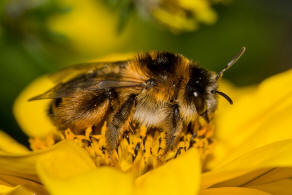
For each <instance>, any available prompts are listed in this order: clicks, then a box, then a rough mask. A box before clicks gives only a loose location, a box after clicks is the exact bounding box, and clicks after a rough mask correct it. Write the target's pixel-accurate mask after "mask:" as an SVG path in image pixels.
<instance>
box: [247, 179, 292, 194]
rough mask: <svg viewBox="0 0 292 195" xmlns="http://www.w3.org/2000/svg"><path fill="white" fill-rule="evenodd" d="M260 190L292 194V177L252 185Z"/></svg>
mask: <svg viewBox="0 0 292 195" xmlns="http://www.w3.org/2000/svg"><path fill="white" fill-rule="evenodd" d="M251 188H255V189H258V190H262V191H264V192H268V193H270V194H276V195H291V193H292V179H284V180H279V181H276V182H273V183H267V184H263V185H258V186H251Z"/></svg>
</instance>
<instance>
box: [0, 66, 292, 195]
mask: <svg viewBox="0 0 292 195" xmlns="http://www.w3.org/2000/svg"><path fill="white" fill-rule="evenodd" d="M291 84H292V70H290V71H287V72H284V73H282V74H279V75H276V76H273V77H271V78H269V79H267V80H265V81H264V82H262V83H261V84H260V85H258V86H254V87H249V88H244V89H237V88H235V87H233V86H232V85H230V84H228V83H221V88H223V90H224V91H225V92H228V94H229V95H230V96H231V97H233V99H234V102H235V104H234V105H233V106H227V105H226V103H225V102H223V101H222V102H221V99H219V109H218V112H217V116H216V131H215V134H216V142H215V144H214V147H215V148H214V152H213V155H212V156H210V155H209V156H208V157H207V158H206V159H204V161H205V162H208V164H205V166H204V169H203V170H202V169H201V168H202V167H201V165H200V162H202V161H201V160H202V159H201V155H202V154H204V152H202V151H200V150H198V149H196V148H200V147H199V146H197V147H192V148H191V149H189V150H187V151H186V152H184V151H182V154H181V155H179V156H178V157H177V158H175V157H173V156H171V157H170V159H169V160H168V161H167V162H166V163H163V164H160V165H159V166H157V167H155V166H154V168H153V169H152V170H150V171H146V173H144V172H139V173H133V171H129V170H131V169H129V163H128V162H129V161H128V160H127V157H128V156H121V154H123V152H120V151H119V153H118V154H117V155H118V157H119V158H118V160H120V161H119V163H118V166H117V168H113V167H112V166H106V163H104V164H103V166H97V163H96V161H94V159H95V157H96V156H98V155H96V154H98V153H96V152H97V150H90V147H84V145H83V144H84V142H85V140H86V139H88V138H89V137H90V129H89V130H87V132H86V134H85V135H81V136H80V135H74V134H73V133H72V132H70V131H67V132H66V133H65V134H62V136H63V137H62V136H60V137H58V139H62V140H63V141H59V142H58V143H57V144H55V142H56V137H52V135H54V136H56V135H57V133H56V132H57V131H56V129H55V128H54V126H53V125H51V124H50V121H49V120H48V119H47V118H46V115H45V113H44V111H45V109H44V107H45V106H46V104H47V102H46V101H36V102H27V99H28V98H30V97H32V96H33V95H35V94H38V93H39V92H42V91H44V90H45V89H44V88H49V87H50V86H52V85H53V84H52V83H50V82H49V80H48V79H46V78H40V79H38V80H36V81H35V82H33V83H32V84H31V85H30V86H29V87H28V88H27V89H26V90H24V92H23V93H22V94H21V95H20V97H19V98H18V99H17V101H16V103H15V107H14V112H15V115H16V118H17V120H18V122H19V124H20V125H21V126H22V127H23V130H24V131H25V132H26V133H27V134H28V135H29V136H30V137H35V139H32V141H31V143H32V147H34V148H35V149H38V150H36V151H28V150H27V149H26V148H24V147H23V146H21V145H20V144H18V143H17V142H15V141H14V140H13V139H11V138H9V136H8V135H6V134H4V133H3V132H2V133H1V134H0V194H1V193H2V194H33V192H35V193H37V194H48V193H50V194H54V195H55V194H57V195H58V194H168V195H169V194H192V195H194V194H201V195H208V194H259V195H261V194H262V195H266V194H289V193H291V191H292V187H291V184H292V180H291V179H290V178H291V177H292V155H291V152H290V151H291V150H292V131H291V130H292V129H291V121H292V109H291V108H292V89H291V88H290V87H289V85H291ZM141 132H142V130H141ZM206 132H208V131H206ZM204 135H205V136H206V135H207V134H206V133H205V134H204ZM155 136H163V135H153V136H152V138H153V140H155V139H156V138H155ZM185 136H187V135H185ZM90 138H92V137H90ZM134 138H135V137H129V139H130V140H132V139H133V140H134ZM150 138H151V137H150ZM122 141H123V140H122ZM197 141H204V139H203V140H197ZM130 142H131V141H130ZM94 144H95V143H94V142H93V141H92V142H91V145H94ZM151 144H152V145H151ZM180 144H184V143H180ZM120 145H121V146H120V147H124V146H125V147H126V146H127V147H128V145H127V143H124V144H123V143H121V144H120ZM145 145H147V144H145ZM149 145H151V146H150V148H152V149H153V148H154V147H155V146H157V144H155V141H152V142H151V141H149ZM80 146H82V147H80ZM88 146H89V145H88ZM184 146H185V145H184ZM207 146H208V145H207ZM92 147H94V146H92ZM127 147H126V150H127V151H128V152H131V151H130V149H129V148H128V149H127ZM145 147H146V146H145ZM204 148H205V147H204ZM119 149H121V151H122V148H119ZM146 149H147V147H146ZM207 151H209V150H207ZM94 155H95V156H94ZM119 155H120V156H119ZM138 156H139V155H137V156H136V158H137V159H138V158H139V157H138ZM144 156H146V157H147V158H148V159H151V155H150V154H145V155H144ZM211 157H212V158H211ZM125 159H126V160H125ZM123 160H124V161H123ZM99 162H100V161H99ZM121 162H126V163H121ZM144 162H145V161H144ZM158 163H159V162H158ZM152 165H153V164H152Z"/></svg>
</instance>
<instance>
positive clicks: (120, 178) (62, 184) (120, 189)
mask: <svg viewBox="0 0 292 195" xmlns="http://www.w3.org/2000/svg"><path fill="white" fill-rule="evenodd" d="M46 166H47V165H46V164H44V162H43V163H41V164H39V166H38V171H39V174H40V176H41V179H42V181H43V182H44V184H45V185H46V187H47V188H48V190H49V191H50V193H51V194H52V195H64V194H70V195H75V194H76V195H80V194H82V195H91V194H102V195H117V194H119V195H130V194H132V188H133V179H132V177H131V176H130V175H128V174H126V173H122V172H120V171H118V170H115V169H114V168H111V167H101V168H97V169H92V170H91V171H88V172H85V173H80V174H78V175H75V176H73V177H68V178H61V177H59V176H58V175H55V174H54V172H53V171H55V170H52V169H49V170H48V169H47V168H46ZM57 170H58V169H57Z"/></svg>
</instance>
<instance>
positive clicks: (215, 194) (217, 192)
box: [199, 187, 271, 195]
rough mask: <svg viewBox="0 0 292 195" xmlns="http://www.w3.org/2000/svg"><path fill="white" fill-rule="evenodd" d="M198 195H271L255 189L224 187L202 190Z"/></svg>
mask: <svg viewBox="0 0 292 195" xmlns="http://www.w3.org/2000/svg"><path fill="white" fill-rule="evenodd" d="M199 195H271V194H269V193H267V192H263V191H260V190H256V189H249V188H239V187H225V188H210V189H206V190H202V191H201V192H200V193H199Z"/></svg>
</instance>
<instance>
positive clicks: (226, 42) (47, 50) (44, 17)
mask: <svg viewBox="0 0 292 195" xmlns="http://www.w3.org/2000/svg"><path fill="white" fill-rule="evenodd" d="M94 3H95V2H94V0H92V4H94ZM99 4H100V2H99ZM74 5H75V6H76V4H74ZM99 8H100V5H99ZM103 9H104V11H105V12H109V13H110V12H113V14H109V15H112V19H111V21H116V20H118V14H115V13H114V10H113V9H111V8H109V7H106V6H105V7H103ZM214 9H215V10H216V12H217V13H218V21H217V22H216V23H215V24H214V25H211V26H205V25H201V26H200V29H199V30H197V31H195V32H188V33H180V34H173V33H172V32H170V31H168V30H167V29H166V28H164V27H162V26H160V25H158V24H157V23H155V22H153V21H152V20H145V19H142V18H141V16H139V15H138V14H137V13H132V14H131V16H130V18H129V20H128V21H127V24H126V26H125V29H124V30H123V31H122V32H121V33H120V34H118V33H117V32H114V33H113V35H114V36H113V37H112V38H110V41H108V42H105V41H104V40H103V38H104V37H103V36H104V35H103V34H102V33H101V34H96V35H95V34H94V33H90V29H89V30H88V29H84V31H83V29H78V30H79V31H78V32H79V34H78V36H80V40H79V42H81V44H83V42H82V40H83V39H84V38H86V36H89V38H91V39H92V40H93V42H92V44H87V45H86V44H85V43H84V45H85V46H84V47H80V45H78V44H76V40H75V41H74V36H73V38H72V36H71V35H70V29H71V28H72V29H74V25H75V23H74V22H75V20H74V17H73V19H71V22H70V19H68V20H64V22H63V24H61V26H62V27H64V29H69V30H66V31H65V32H62V31H58V30H56V29H58V28H54V27H52V25H51V23H50V22H48V21H51V20H52V18H53V19H54V20H55V21H56V20H63V19H58V17H59V18H62V17H65V18H66V15H69V14H72V12H74V11H75V8H74V6H72V7H71V6H70V5H66V6H64V3H63V2H60V1H59V0H51V1H46V2H45V3H40V4H36V3H32V2H31V1H29V0H28V1H21V0H13V1H12V0H3V1H1V2H0V67H1V69H0V70H1V71H0V91H1V96H0V129H1V130H4V131H6V132H8V133H9V134H11V135H12V136H13V137H14V138H15V139H17V140H18V141H20V142H22V143H27V141H26V140H27V138H26V136H25V135H24V134H23V133H22V131H21V130H20V127H19V126H18V125H17V122H16V121H15V119H14V116H13V113H12V107H13V103H14V100H15V99H16V97H17V96H18V94H19V93H20V92H21V91H22V90H23V89H24V87H25V86H27V85H28V84H29V83H30V82H31V81H32V80H33V79H35V78H37V77H39V76H40V75H43V74H46V73H50V72H54V71H56V70H58V69H59V68H60V67H63V66H68V65H70V64H74V63H80V62H84V61H87V60H90V59H95V58H98V57H99V56H103V55H108V54H113V53H123V52H139V51H146V50H168V51H173V52H178V53H181V54H183V55H185V56H187V57H189V58H190V59H193V60H195V61H198V62H200V64H201V65H202V66H204V67H206V68H208V69H210V70H214V71H219V70H220V69H221V68H222V67H223V66H224V65H225V64H226V63H227V62H228V61H229V60H230V59H231V58H232V57H233V56H234V55H235V54H237V52H238V51H239V49H240V48H241V47H242V46H246V48H247V51H246V54H245V55H244V57H242V58H241V59H240V61H239V62H238V63H237V64H236V65H235V66H234V67H233V68H232V70H230V71H228V72H227V73H226V74H225V75H224V77H225V79H228V80H230V81H232V82H233V83H234V84H235V85H237V86H246V85H252V84H256V83H258V82H260V81H262V80H263V79H264V78H266V77H268V76H271V75H274V74H276V73H279V72H281V71H284V70H287V69H289V68H291V67H292V40H291V39H292V36H291V35H292V2H291V1H285V0H280V1H272V0H258V1H253V0H241V1H239V0H238V1H236V0H234V1H232V2H231V3H229V4H227V5H222V4H218V5H216V6H215V7H214ZM89 17H90V16H89ZM77 18H78V17H77ZM98 19H100V20H101V22H103V21H104V18H102V17H101V18H98ZM98 19H96V20H94V22H96V24H95V23H94V22H92V24H91V26H92V28H95V29H97V32H98V29H100V31H103V29H105V28H106V27H105V26H102V25H101V26H99V24H100V21H99V20H98ZM79 20H81V21H79ZM82 20H84V21H82ZM78 21H79V22H84V23H86V22H88V21H87V17H84V18H83V16H82V15H80V18H78ZM113 24H115V22H113ZM66 25H67V26H68V28H67V27H66ZM76 25H77V22H76ZM109 25H112V24H109ZM53 26H54V25H53ZM89 27H90V25H89ZM76 28H78V27H76ZM112 29H115V27H113V28H112ZM75 30H76V29H75ZM73 31H74V30H73ZM68 32H69V33H68ZM93 32H95V31H93ZM74 33H75V32H74ZM74 33H73V32H72V34H74ZM75 34H76V33H75ZM92 34H93V35H94V36H92ZM78 36H77V37H78ZM111 36H112V35H111ZM75 38H76V36H75ZM99 40H100V44H99ZM117 42H118V44H115V43H117Z"/></svg>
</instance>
